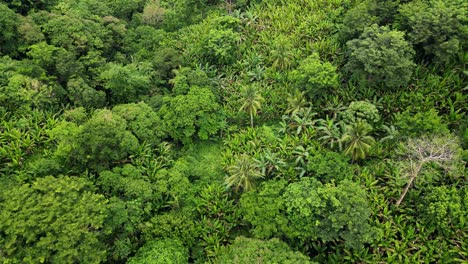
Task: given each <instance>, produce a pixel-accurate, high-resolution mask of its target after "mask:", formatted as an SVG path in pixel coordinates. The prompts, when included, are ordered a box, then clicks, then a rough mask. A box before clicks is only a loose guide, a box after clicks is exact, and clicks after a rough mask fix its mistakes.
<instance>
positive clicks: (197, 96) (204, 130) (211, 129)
mask: <svg viewBox="0 0 468 264" xmlns="http://www.w3.org/2000/svg"><path fill="white" fill-rule="evenodd" d="M158 114H159V115H160V117H161V119H162V125H163V128H164V131H166V132H167V133H168V134H169V135H170V136H171V137H172V138H173V139H175V140H180V141H182V142H184V143H189V142H191V141H192V139H193V138H194V137H198V138H200V139H203V140H206V139H208V138H209V136H211V135H213V134H215V133H216V132H218V130H219V129H221V128H222V127H223V126H224V120H223V119H224V115H223V113H222V111H221V107H220V105H219V104H218V103H217V102H216V98H215V96H214V94H213V92H212V91H211V90H210V89H208V88H200V87H197V86H193V87H191V88H190V91H189V92H188V93H187V94H186V95H178V96H175V97H170V96H166V97H164V103H163V105H162V107H161V109H159V112H158Z"/></svg>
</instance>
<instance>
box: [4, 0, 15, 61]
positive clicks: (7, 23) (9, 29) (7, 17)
mask: <svg viewBox="0 0 468 264" xmlns="http://www.w3.org/2000/svg"><path fill="white" fill-rule="evenodd" d="M0 13H1V14H2V17H1V18H0V55H6V54H9V53H11V52H13V53H15V48H16V38H17V27H18V22H17V20H18V15H17V14H15V12H13V10H11V9H10V8H8V6H7V5H5V4H3V3H1V4H0Z"/></svg>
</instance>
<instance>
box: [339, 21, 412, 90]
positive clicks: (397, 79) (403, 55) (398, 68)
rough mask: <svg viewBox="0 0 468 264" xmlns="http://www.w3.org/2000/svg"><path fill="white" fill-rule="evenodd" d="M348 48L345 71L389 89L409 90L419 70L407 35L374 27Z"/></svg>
mask: <svg viewBox="0 0 468 264" xmlns="http://www.w3.org/2000/svg"><path fill="white" fill-rule="evenodd" d="M347 46H348V63H347V64H346V66H345V69H346V70H347V71H348V72H349V73H350V75H352V76H355V77H357V78H360V79H362V80H363V81H365V82H366V83H368V84H371V85H383V86H385V87H387V88H398V87H400V86H405V85H407V84H408V82H409V81H410V78H411V75H412V73H413V68H414V66H415V64H414V63H413V61H412V58H413V55H414V51H413V49H412V48H411V46H410V45H409V43H408V42H407V41H406V40H405V38H404V33H403V32H400V31H396V30H390V29H389V28H388V27H386V26H384V27H379V26H377V25H375V24H374V25H372V26H371V27H368V28H366V29H365V30H364V32H363V33H362V34H361V36H360V37H359V38H358V39H354V40H351V41H349V42H348V43H347Z"/></svg>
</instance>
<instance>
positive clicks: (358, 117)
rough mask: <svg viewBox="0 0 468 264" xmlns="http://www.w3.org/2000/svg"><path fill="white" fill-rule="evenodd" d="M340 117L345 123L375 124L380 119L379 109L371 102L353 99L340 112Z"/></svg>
mask: <svg viewBox="0 0 468 264" xmlns="http://www.w3.org/2000/svg"><path fill="white" fill-rule="evenodd" d="M341 119H342V120H343V121H344V122H345V123H346V124H354V123H357V122H367V123H368V124H370V125H375V124H376V123H377V122H379V121H380V114H379V110H377V108H376V107H375V105H373V104H372V103H369V102H366V101H355V102H351V104H349V106H348V108H346V110H345V111H344V112H342V113H341Z"/></svg>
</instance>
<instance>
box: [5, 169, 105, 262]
mask: <svg viewBox="0 0 468 264" xmlns="http://www.w3.org/2000/svg"><path fill="white" fill-rule="evenodd" d="M1 198H2V199H1V204H0V206H1V209H2V214H1V215H0V232H1V234H2V235H1V239H0V243H1V245H2V258H3V261H9V260H10V261H18V262H21V263H44V262H49V263H50V262H54V263H74V262H86V263H99V262H102V261H104V260H105V259H106V250H105V248H104V246H103V244H102V242H101V241H102V240H101V238H102V235H101V230H102V228H103V223H104V220H105V218H106V215H107V205H106V200H105V199H104V197H103V196H102V195H97V194H94V193H93V192H92V188H91V183H90V182H88V181H86V180H84V179H81V178H71V177H59V178H54V177H52V176H47V177H45V178H40V179H37V180H36V181H35V182H33V183H32V184H24V185H22V186H17V187H15V188H12V189H10V190H7V191H4V192H3V193H2V197H1Z"/></svg>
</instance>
